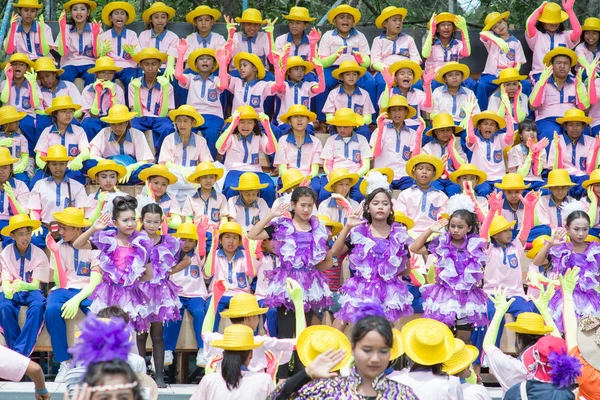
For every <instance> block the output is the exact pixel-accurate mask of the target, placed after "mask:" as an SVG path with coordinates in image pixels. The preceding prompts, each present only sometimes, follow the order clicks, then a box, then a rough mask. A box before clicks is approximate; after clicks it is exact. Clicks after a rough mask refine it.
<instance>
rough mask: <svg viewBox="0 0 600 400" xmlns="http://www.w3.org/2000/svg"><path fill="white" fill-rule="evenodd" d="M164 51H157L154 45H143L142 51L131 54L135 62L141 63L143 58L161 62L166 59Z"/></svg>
mask: <svg viewBox="0 0 600 400" xmlns="http://www.w3.org/2000/svg"><path fill="white" fill-rule="evenodd" d="M167 58H169V56H167V54H166V53H163V52H161V51H158V49H156V47H145V48H144V49H143V50H142V51H140V52H139V53H137V54H136V55H134V56H133V59H134V61H135V62H136V63H138V64H139V63H141V62H142V61H144V60H159V61H160V62H161V64H162V63H164V62H165V61H167Z"/></svg>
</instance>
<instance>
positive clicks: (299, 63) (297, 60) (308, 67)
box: [285, 56, 315, 74]
mask: <svg viewBox="0 0 600 400" xmlns="http://www.w3.org/2000/svg"><path fill="white" fill-rule="evenodd" d="M294 67H304V73H305V74H308V73H309V72H310V71H312V70H313V69H314V68H315V65H314V64H313V63H311V62H310V61H305V60H304V59H303V58H302V57H300V56H292V57H290V58H288V61H287V65H286V69H285V70H286V71H289V70H290V69H292V68H294Z"/></svg>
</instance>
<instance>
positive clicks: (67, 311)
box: [61, 271, 102, 319]
mask: <svg viewBox="0 0 600 400" xmlns="http://www.w3.org/2000/svg"><path fill="white" fill-rule="evenodd" d="M100 282H102V274H101V273H99V272H95V271H92V273H91V274H90V283H88V284H87V285H86V286H85V287H84V288H83V289H81V291H80V292H79V293H77V294H76V295H75V296H74V297H73V298H71V299H70V300H69V301H67V302H66V303H65V304H63V306H62V307H61V311H62V314H61V317H62V318H63V319H73V318H75V316H76V315H77V311H78V310H79V305H80V304H81V302H82V301H83V300H85V299H87V298H88V297H89V295H91V294H92V293H93V292H94V289H96V286H98V285H99V284H100Z"/></svg>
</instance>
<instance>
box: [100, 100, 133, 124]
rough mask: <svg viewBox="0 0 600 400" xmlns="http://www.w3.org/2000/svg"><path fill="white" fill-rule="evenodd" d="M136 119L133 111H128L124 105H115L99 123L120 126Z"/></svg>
mask: <svg viewBox="0 0 600 400" xmlns="http://www.w3.org/2000/svg"><path fill="white" fill-rule="evenodd" d="M135 117H137V113H136V112H135V111H129V108H127V106H126V105H125V104H115V105H114V106H112V107H111V108H110V109H109V110H108V115H107V116H106V117H102V118H100V121H102V122H106V123H107V124H120V123H122V122H127V121H131V120H132V119H134V118H135Z"/></svg>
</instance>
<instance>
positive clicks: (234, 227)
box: [219, 221, 242, 237]
mask: <svg viewBox="0 0 600 400" xmlns="http://www.w3.org/2000/svg"><path fill="white" fill-rule="evenodd" d="M225 233H233V234H236V235H240V237H241V236H242V226H241V225H240V224H238V223H237V222H229V221H228V222H223V223H222V224H221V226H219V235H223V234H225Z"/></svg>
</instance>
